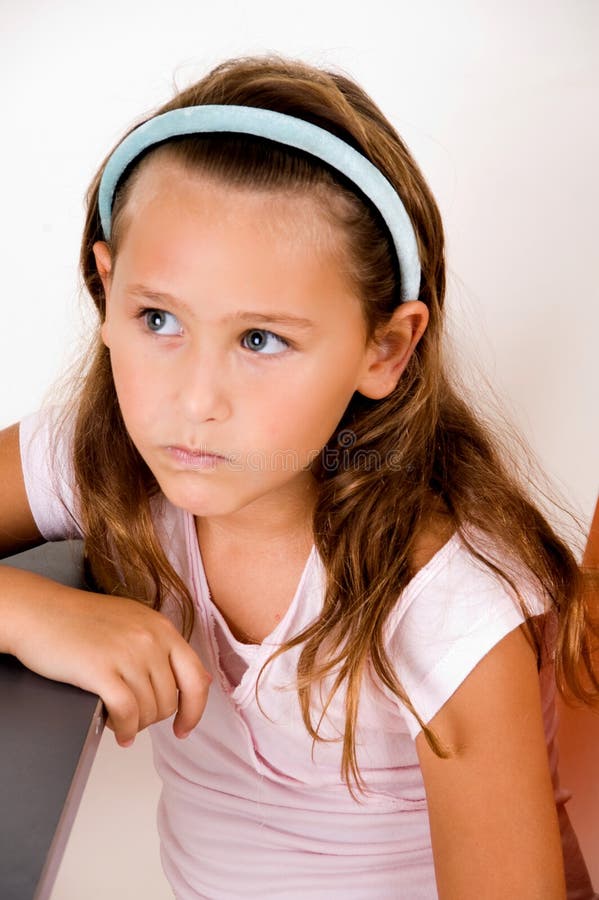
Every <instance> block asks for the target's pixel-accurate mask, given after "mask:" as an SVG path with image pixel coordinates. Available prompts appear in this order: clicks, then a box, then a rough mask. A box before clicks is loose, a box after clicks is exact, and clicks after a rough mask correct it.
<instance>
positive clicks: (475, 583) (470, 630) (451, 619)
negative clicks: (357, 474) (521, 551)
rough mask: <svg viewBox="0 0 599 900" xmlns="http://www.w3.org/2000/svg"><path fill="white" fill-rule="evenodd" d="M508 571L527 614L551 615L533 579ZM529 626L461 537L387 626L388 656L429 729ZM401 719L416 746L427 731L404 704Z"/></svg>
mask: <svg viewBox="0 0 599 900" xmlns="http://www.w3.org/2000/svg"><path fill="white" fill-rule="evenodd" d="M491 558H493V556H492V557H491ZM494 558H495V560H497V555H496V554H494ZM506 569H507V571H508V573H509V574H510V575H512V577H513V580H514V582H515V584H516V585H517V587H518V590H519V591H520V592H521V593H522V596H523V599H524V600H525V603H526V606H527V608H528V611H529V614H530V615H531V616H535V615H540V614H543V613H545V612H547V611H548V609H549V607H548V604H547V602H546V600H545V599H544V597H543V595H542V592H541V591H540V590H535V589H534V587H533V582H532V580H531V578H528V577H527V578H524V577H523V576H522V574H521V571H520V574H519V573H518V570H517V569H516V570H515V569H514V567H513V563H512V565H511V566H509V565H506ZM525 618H526V617H525V615H524V613H523V611H522V609H521V607H520V604H519V601H518V598H517V596H516V594H515V592H513V591H512V590H511V589H510V588H509V586H508V585H507V583H506V582H505V581H503V580H502V579H500V578H499V577H498V576H497V575H496V574H495V573H494V572H493V571H492V570H491V569H489V567H487V566H485V565H484V563H482V562H481V561H480V560H478V559H476V558H475V557H474V556H473V555H472V554H471V553H470V552H469V550H468V549H467V547H466V546H465V545H464V544H463V543H462V542H461V540H460V538H459V535H458V534H456V535H454V537H453V538H452V539H451V540H450V541H449V542H448V543H447V544H445V545H444V547H442V548H441V550H440V551H439V552H438V553H437V554H436V555H435V556H434V557H433V558H432V560H430V561H429V563H428V564H427V565H426V566H425V567H424V568H423V569H421V570H420V571H419V572H418V573H417V574H416V576H415V577H414V579H412V581H411V582H410V583H409V584H408V585H407V587H406V589H405V591H404V592H403V594H402V597H401V598H400V601H399V603H398V604H397V607H396V610H395V611H394V613H393V614H392V616H391V618H390V621H389V623H388V625H389V631H388V634H389V640H388V646H387V652H388V654H389V658H390V660H391V661H392V663H393V665H394V668H395V671H396V673H397V676H398V678H399V680H400V682H401V684H402V686H403V687H404V689H405V691H406V693H407V696H408V698H409V699H410V701H411V703H412V704H413V706H414V708H415V709H416V711H417V712H418V714H419V716H420V717H421V718H422V720H423V721H424V722H425V723H428V722H429V721H430V720H431V719H432V717H433V716H434V715H435V713H437V712H438V710H439V709H441V707H442V706H443V705H444V703H445V702H446V701H447V700H448V699H449V698H450V697H451V695H452V694H453V693H454V692H455V691H456V690H457V688H458V687H459V686H460V684H461V683H462V682H463V681H464V679H465V678H466V676H467V675H468V674H469V673H470V672H471V671H472V670H473V669H474V668H475V666H476V665H477V663H479V662H480V660H481V659H482V658H483V657H484V656H485V655H486V654H487V653H488V652H489V651H490V650H491V649H492V648H493V647H494V646H495V645H496V644H497V643H498V642H499V641H500V640H501V639H502V638H503V637H505V636H506V635H507V634H508V633H509V632H510V631H512V630H513V629H514V628H516V627H517V626H518V625H520V624H521V623H522V622H524V621H525ZM398 702H399V701H398ZM401 711H402V714H403V716H404V717H405V719H406V722H407V725H408V728H409V731H410V734H411V735H412V737H413V738H415V737H416V735H417V734H418V732H419V731H420V730H421V728H420V725H419V724H418V720H417V719H416V718H415V717H414V716H413V715H412V713H411V712H410V711H409V710H408V709H407V708H406V707H405V706H404V704H403V703H402V704H401Z"/></svg>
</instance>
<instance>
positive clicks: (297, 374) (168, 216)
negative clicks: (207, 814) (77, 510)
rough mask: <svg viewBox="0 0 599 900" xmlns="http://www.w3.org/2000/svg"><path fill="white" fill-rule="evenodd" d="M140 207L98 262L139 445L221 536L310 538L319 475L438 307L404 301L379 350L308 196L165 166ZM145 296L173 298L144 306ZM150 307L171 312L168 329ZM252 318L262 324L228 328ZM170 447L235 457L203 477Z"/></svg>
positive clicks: (140, 196) (173, 496)
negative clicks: (302, 533)
mask: <svg viewBox="0 0 599 900" xmlns="http://www.w3.org/2000/svg"><path fill="white" fill-rule="evenodd" d="M175 169H176V167H175ZM131 201H132V208H133V209H134V211H135V215H133V216H131V217H130V220H129V223H128V225H127V228H126V232H125V236H124V239H123V242H122V244H121V247H120V248H119V253H118V257H117V259H116V261H115V262H113V260H112V259H111V255H110V251H109V248H108V245H107V244H106V243H104V242H98V243H96V244H95V245H94V248H93V250H94V254H95V258H96V263H97V267H98V272H99V274H100V277H101V279H102V283H103V285H104V290H105V294H106V304H107V306H106V320H105V323H104V325H103V327H102V338H103V340H104V343H105V344H106V346H107V347H108V348H109V350H110V357H111V364H112V371H113V375H114V382H115V386H116V390H117V394H118V399H119V404H120V407H121V410H122V414H123V418H124V421H125V423H126V426H127V429H128V431H129V434H130V435H131V438H132V440H133V442H134V443H135V445H136V447H137V449H138V450H139V452H140V454H141V455H142V457H143V458H144V460H145V461H146V462H147V464H148V466H149V467H150V469H151V470H152V472H153V473H154V475H155V477H156V479H157V481H158V483H159V485H160V487H161V488H162V490H163V492H164V494H165V495H166V496H167V497H168V498H169V500H171V502H172V503H174V504H175V505H176V506H179V507H183V508H185V509H187V510H188V511H190V512H192V513H193V515H194V516H195V517H196V519H197V520H201V523H202V527H203V528H204V529H205V530H208V531H215V532H216V531H217V532H218V534H219V537H220V538H221V539H227V538H233V539H234V540H235V542H236V544H237V546H239V543H240V542H242V543H244V542H248V543H251V544H253V545H255V544H256V542H260V543H263V542H265V541H266V542H268V541H271V540H273V539H278V538H288V537H289V536H290V535H293V534H295V533H296V532H297V531H298V529H299V530H305V528H306V527H307V524H308V522H309V521H310V516H311V512H312V508H313V504H314V500H315V495H316V491H315V482H314V478H313V476H312V474H311V472H310V470H309V465H310V462H311V461H312V460H313V459H314V457H315V456H316V454H317V453H318V452H319V451H320V450H321V448H322V447H323V446H324V445H325V444H326V442H327V440H328V439H329V437H330V436H331V434H332V433H333V432H334V429H335V427H336V425H337V424H338V422H339V420H340V419H341V416H342V414H343V412H344V410H345V408H346V407H347V405H348V403H349V401H350V399H351V397H352V395H353V393H354V391H360V392H361V393H362V394H364V395H365V396H367V397H372V398H381V397H384V396H386V395H387V394H388V393H390V391H391V390H392V389H393V388H394V387H395V385H396V384H397V380H398V379H399V377H400V375H401V372H402V371H403V369H404V368H405V366H406V364H407V362H408V359H409V357H410V355H411V353H412V351H413V350H414V347H415V346H416V344H417V342H418V340H419V339H420V337H421V335H422V333H423V332H424V329H425V328H426V325H427V322H428V311H427V308H426V306H425V304H423V303H421V302H420V301H411V302H408V303H405V304H402V305H401V306H400V307H399V309H398V310H397V312H396V313H395V315H394V317H393V320H392V322H391V323H390V325H389V327H388V329H387V333H386V335H385V337H386V342H385V343H383V344H382V345H378V344H376V345H375V344H373V343H372V342H371V343H370V344H368V345H367V344H366V330H365V323H364V318H363V314H362V309H361V305H360V302H359V300H358V298H357V297H355V296H354V294H353V292H352V291H351V288H350V286H349V285H348V284H347V283H346V280H345V279H344V277H343V273H342V271H340V267H339V266H338V265H337V253H338V249H337V247H336V246H335V244H337V243H338V238H337V239H335V236H331V235H330V231H331V229H330V227H329V225H328V223H327V222H325V221H322V227H321V229H320V233H319V230H318V228H317V227H315V223H318V221H319V219H320V218H321V215H320V213H319V211H318V209H317V208H316V207H315V206H314V204H313V203H312V201H310V200H309V199H308V198H297V197H287V196H285V195H283V194H280V193H277V194H272V193H266V194H258V193H254V192H249V191H231V189H230V188H228V187H225V186H223V185H220V184H218V183H215V182H211V181H208V180H207V179H202V178H200V177H198V176H197V175H193V176H192V175H187V174H185V173H184V172H183V171H182V170H180V169H178V170H176V171H174V164H172V163H171V164H167V163H165V162H164V161H162V160H160V161H159V162H158V163H156V162H154V161H151V164H150V165H148V166H147V167H146V168H145V169H144V170H143V172H142V173H141V177H140V178H139V179H138V181H137V183H136V184H135V187H134V189H133V195H132V197H131ZM289 221H292V222H293V228H292V229H290V228H288V222H289ZM139 284H142V285H144V286H145V287H147V288H148V290H150V291H152V292H158V293H163V294H169V295H170V298H171V299H164V300H160V301H158V300H156V299H150V298H147V297H145V298H144V297H139V296H134V295H133V294H132V292H131V286H132V285H139ZM144 309H153V310H160V311H161V314H159V316H160V315H162V323H163V324H161V325H160V328H159V330H158V331H152V330H151V329H150V328H149V327H148V321H147V316H146V318H144V316H143V310H144ZM140 312H141V314H142V318H141V319H140V318H139V316H140ZM252 312H253V313H260V314H261V315H264V316H268V315H295V316H299V317H302V318H304V319H308V320H309V321H310V322H312V323H313V325H312V326H311V327H309V328H300V327H298V326H296V325H281V324H275V323H270V322H263V321H261V320H259V319H258V317H256V316H251V315H249V314H251V313H252ZM238 313H245V314H248V318H247V319H246V320H243V321H242V320H239V319H238V320H237V321H234V320H233V321H223V320H224V319H225V318H226V317H231V316H234V315H237V314H238ZM154 321H156V322H158V319H155V320H154ZM266 329H267V330H266ZM269 332H270V334H269ZM248 333H249V334H253V336H254V340H255V341H257V342H258V343H259V344H260V346H259V349H258V350H256V349H252V347H251V345H250V344H249V339H248ZM281 338H282V339H283V341H282V340H281ZM284 341H286V342H288V346H287V345H286V344H285V343H284ZM158 411H159V415H157V412H158ZM172 445H178V446H184V447H188V448H194V449H200V448H201V449H207V450H208V451H212V452H216V453H220V454H223V455H224V456H226V457H227V458H228V459H227V460H225V461H221V462H220V463H219V464H217V465H216V466H215V467H214V468H212V469H198V468H193V467H190V466H188V465H182V464H181V463H180V462H179V461H178V460H177V459H173V456H172V454H171V452H170V451H169V450H168V449H166V448H168V447H169V446H172Z"/></svg>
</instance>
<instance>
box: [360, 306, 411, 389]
mask: <svg viewBox="0 0 599 900" xmlns="http://www.w3.org/2000/svg"><path fill="white" fill-rule="evenodd" d="M427 325H428V307H427V306H426V304H424V303H422V301H421V300H409V301H408V302H405V303H401V304H400V305H399V306H398V307H397V309H396V310H395V312H394V313H393V316H392V317H391V319H390V320H389V322H387V324H386V325H385V326H383V329H382V330H381V331H379V332H377V334H375V336H374V337H373V338H372V340H371V342H370V346H369V348H368V351H367V354H366V362H365V368H364V371H363V373H362V376H361V377H360V380H359V382H358V384H357V386H356V390H357V391H359V392H360V393H361V394H363V395H364V396H365V397H369V398H370V399H372V400H380V399H382V398H383V397H387V396H388V395H389V394H390V393H391V392H392V391H393V390H394V388H395V387H396V386H397V382H398V381H399V377H400V375H401V373H402V372H403V370H404V369H405V367H406V366H407V364H408V361H409V359H410V356H411V355H412V353H413V352H414V349H415V347H416V344H417V343H418V341H419V340H420V338H421V337H422V335H423V334H424V331H425V330H426V326H427Z"/></svg>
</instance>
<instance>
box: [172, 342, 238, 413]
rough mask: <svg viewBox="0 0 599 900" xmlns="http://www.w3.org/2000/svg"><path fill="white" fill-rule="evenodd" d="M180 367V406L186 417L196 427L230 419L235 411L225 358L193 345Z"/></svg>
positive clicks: (182, 358)
mask: <svg viewBox="0 0 599 900" xmlns="http://www.w3.org/2000/svg"><path fill="white" fill-rule="evenodd" d="M178 363H179V365H178V367H177V369H178V371H177V404H178V406H179V409H180V410H181V412H182V414H183V415H184V417H185V418H186V419H187V420H188V421H190V422H194V423H195V422H204V421H209V420H212V419H214V420H216V421H222V420H224V419H226V418H227V417H228V416H229V414H230V411H231V408H230V402H229V396H228V390H227V386H226V381H227V379H226V364H225V361H224V359H223V357H222V355H219V354H218V353H217V352H216V351H214V350H213V351H211V350H210V349H207V348H205V346H204V347H203V348H202V349H201V350H200V349H199V348H197V347H193V346H192V345H191V344H190V345H189V346H188V347H187V348H186V351H185V353H184V354H183V355H182V357H180V358H179V360H178Z"/></svg>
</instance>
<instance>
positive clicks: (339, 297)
mask: <svg viewBox="0 0 599 900" xmlns="http://www.w3.org/2000/svg"><path fill="white" fill-rule="evenodd" d="M149 161H150V159H148V162H149ZM152 163H153V164H152V165H147V166H146V167H144V169H143V170H141V169H140V171H139V174H138V176H137V177H136V178H135V180H134V182H133V183H132V188H131V192H130V196H129V199H128V201H127V205H126V209H125V217H124V220H123V221H122V233H121V237H120V239H119V241H118V252H117V255H116V265H115V269H114V274H115V276H116V277H117V280H118V281H119V282H121V283H123V284H130V283H133V282H135V283H137V282H141V283H143V284H145V285H148V286H150V287H151V288H153V289H154V290H156V291H158V292H160V291H164V292H169V293H174V294H177V295H178V296H181V297H183V296H188V297H192V296H195V297H198V298H200V299H201V300H202V302H203V301H204V300H206V301H207V300H208V299H209V300H210V303H211V305H214V304H215V303H218V304H219V305H220V306H221V307H222V309H223V310H225V308H228V307H229V305H231V304H233V303H241V304H242V305H248V306H249V308H251V309H256V308H257V306H256V304H257V303H258V304H263V305H265V306H269V308H270V307H273V308H274V306H276V307H277V308H278V307H281V309H283V308H284V309H287V310H290V311H293V310H294V309H295V310H299V308H300V307H302V308H303V309H304V310H305V313H306V315H312V314H316V313H317V311H318V314H320V315H325V316H326V315H328V313H329V312H330V313H331V315H332V314H333V312H334V311H335V312H336V313H339V312H341V311H343V309H345V310H347V311H349V310H348V307H347V304H348V302H349V303H350V306H352V307H353V308H354V313H353V315H354V317H357V319H358V320H359V321H360V322H361V319H362V309H361V302H360V300H359V299H358V297H357V294H356V290H355V286H354V284H353V282H352V280H351V278H350V277H349V274H348V273H349V268H348V266H347V255H346V253H345V251H344V245H343V233H342V231H341V229H340V227H339V226H336V225H334V224H333V223H332V222H331V221H330V220H329V219H328V217H327V215H326V214H325V212H323V210H322V208H321V206H320V205H319V203H318V200H317V199H315V198H314V197H313V196H310V195H309V194H308V193H306V192H305V191H304V192H301V193H299V192H292V193H285V192H284V191H281V190H268V191H266V190H252V189H249V188H239V187H231V186H229V185H227V184H225V183H223V181H222V180H220V181H219V180H217V179H215V178H209V177H207V176H205V175H204V174H198V173H196V172H189V171H186V170H185V169H184V168H183V167H182V165H181V164H179V163H176V162H173V161H172V160H165V159H160V160H156V161H152ZM225 311H226V310H225ZM298 314H299V313H298Z"/></svg>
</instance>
